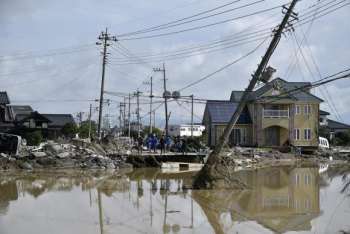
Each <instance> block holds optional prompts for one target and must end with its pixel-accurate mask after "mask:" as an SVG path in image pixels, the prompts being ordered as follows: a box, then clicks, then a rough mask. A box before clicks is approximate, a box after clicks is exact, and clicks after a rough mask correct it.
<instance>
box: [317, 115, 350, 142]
mask: <svg viewBox="0 0 350 234" xmlns="http://www.w3.org/2000/svg"><path fill="white" fill-rule="evenodd" d="M329 115H330V113H328V112H326V111H322V110H321V111H320V126H321V127H323V128H325V129H327V130H328V131H329V138H330V139H333V138H334V137H335V134H337V133H340V132H347V131H349V130H350V125H348V124H345V123H341V122H338V121H335V120H332V119H328V116H329Z"/></svg>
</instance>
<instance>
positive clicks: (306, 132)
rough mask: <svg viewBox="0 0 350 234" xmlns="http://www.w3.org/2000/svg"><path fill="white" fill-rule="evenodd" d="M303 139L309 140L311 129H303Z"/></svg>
mask: <svg viewBox="0 0 350 234" xmlns="http://www.w3.org/2000/svg"><path fill="white" fill-rule="evenodd" d="M304 139H305V140H311V129H309V128H307V129H304Z"/></svg>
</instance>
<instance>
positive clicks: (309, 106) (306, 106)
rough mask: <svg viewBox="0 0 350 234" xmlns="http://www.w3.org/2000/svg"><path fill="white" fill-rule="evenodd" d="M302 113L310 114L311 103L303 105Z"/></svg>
mask: <svg viewBox="0 0 350 234" xmlns="http://www.w3.org/2000/svg"><path fill="white" fill-rule="evenodd" d="M304 114H305V115H310V114H311V105H305V106H304Z"/></svg>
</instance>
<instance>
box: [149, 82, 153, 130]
mask: <svg viewBox="0 0 350 234" xmlns="http://www.w3.org/2000/svg"><path fill="white" fill-rule="evenodd" d="M149 98H150V103H149V134H152V100H153V77H152V76H151V94H150V96H149Z"/></svg>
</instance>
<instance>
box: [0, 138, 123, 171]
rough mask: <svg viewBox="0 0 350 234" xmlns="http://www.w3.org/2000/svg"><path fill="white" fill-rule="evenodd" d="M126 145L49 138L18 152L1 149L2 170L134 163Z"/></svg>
mask: <svg viewBox="0 0 350 234" xmlns="http://www.w3.org/2000/svg"><path fill="white" fill-rule="evenodd" d="M125 147H126V146H122V145H121V144H119V143H118V142H117V141H112V140H109V141H105V142H103V143H101V144H97V143H90V142H86V141H82V140H73V141H71V142H69V143H57V142H54V141H48V142H45V143H41V144H40V145H39V146H37V147H33V146H26V145H22V146H21V148H20V150H19V154H18V155H16V156H13V155H9V154H5V153H1V154H0V170H7V169H25V170H32V169H41V168H65V169H68V168H82V169H118V168H122V167H123V168H124V167H130V165H128V164H126V163H125V158H124V157H123V156H122V154H120V150H122V149H124V148H125Z"/></svg>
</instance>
